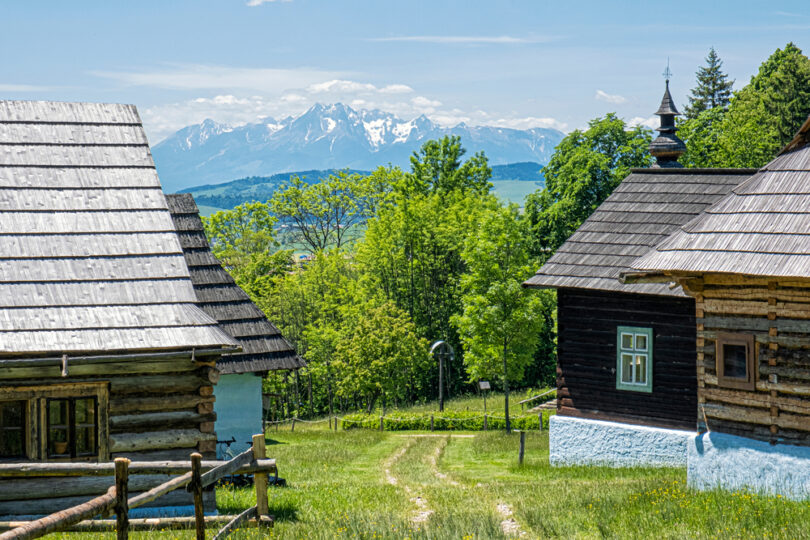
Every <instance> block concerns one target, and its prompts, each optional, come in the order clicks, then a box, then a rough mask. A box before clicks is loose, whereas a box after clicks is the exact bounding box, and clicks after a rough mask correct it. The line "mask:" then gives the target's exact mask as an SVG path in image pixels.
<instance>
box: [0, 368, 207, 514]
mask: <svg viewBox="0 0 810 540" xmlns="http://www.w3.org/2000/svg"><path fill="white" fill-rule="evenodd" d="M216 359H217V356H206V357H199V356H197V357H196V358H194V359H192V356H191V353H190V352H189V353H188V354H185V355H182V356H180V355H167V356H166V357H153V358H149V359H148V360H128V361H119V362H113V361H111V362H105V363H89V364H77V365H73V366H70V365H69V376H68V377H62V376H61V368H59V367H56V366H54V367H14V368H0V398H2V396H3V395H4V394H5V395H6V396H9V395H14V393H15V392H20V391H21V390H23V391H24V389H30V388H36V389H39V390H41V389H44V388H56V389H58V388H64V389H65V392H66V393H67V394H69V393H70V388H71V387H75V386H78V387H82V386H93V385H99V386H103V387H105V388H106V392H105V394H106V396H105V398H104V399H101V400H99V409H102V408H104V407H106V410H107V412H108V414H106V415H105V414H103V411H101V410H100V411H99V415H98V417H99V418H100V419H102V420H105V421H104V422H103V423H102V422H99V424H100V425H99V448H100V449H102V450H101V453H102V454H103V453H105V452H106V454H107V455H106V456H104V455H100V456H99V458H98V461H106V460H108V459H114V458H116V457H128V458H130V459H132V460H138V461H152V460H155V461H157V460H188V459H189V455H190V454H191V453H192V452H195V451H200V452H201V453H202V454H203V456H204V459H215V458H216V439H217V437H216V434H215V432H214V422H215V420H216V415H215V414H214V410H213V406H214V395H213V390H214V388H213V385H214V384H215V383H216V382H217V380H218V378H219V372H218V371H217V370H216V368H215V367H214V365H215V361H216ZM88 383H89V384H88ZM40 429H41V430H44V429H46V428H45V427H44V426H42V427H40ZM29 444H30V443H29ZM37 450H38V451H39V452H40V456H42V455H45V454H43V453H42V450H41V449H37ZM92 460H93V461H95V460H96V459H92ZM167 479H168V477H166V476H161V475H140V476H133V477H132V480H133V481H134V484H130V493H136V492H139V491H145V490H147V489H150V488H151V487H154V486H156V485H158V484H160V483H162V482H164V481H166V480H167ZM111 482H112V477H110V478H106V477H67V478H52V477H31V478H14V479H10V478H8V479H4V478H0V516H20V515H39V514H48V513H51V512H54V511H57V510H61V509H64V508H68V507H70V506H74V505H76V504H79V503H82V502H84V501H86V500H88V499H89V498H92V497H93V496H96V495H99V494H101V493H103V492H104V491H105V490H106V489H107V488H108V487H109V486H110V485H112V484H111ZM12 484H13V489H11V487H12ZM6 488H8V489H6ZM205 499H206V506H207V507H209V508H210V509H213V508H214V503H215V501H214V493H213V491H210V492H207V493H206V495H205ZM189 504H192V499H191V496H190V494H188V493H186V492H185V490H179V491H176V492H173V493H171V494H169V495H167V496H166V497H163V498H160V499H158V500H156V501H155V502H154V503H152V504H151V506H185V505H189Z"/></svg>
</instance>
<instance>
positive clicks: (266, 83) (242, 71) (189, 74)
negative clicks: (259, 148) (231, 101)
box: [91, 64, 346, 92]
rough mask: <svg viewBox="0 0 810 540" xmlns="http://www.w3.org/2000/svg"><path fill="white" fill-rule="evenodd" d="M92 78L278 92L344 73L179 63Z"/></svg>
mask: <svg viewBox="0 0 810 540" xmlns="http://www.w3.org/2000/svg"><path fill="white" fill-rule="evenodd" d="M91 74H92V75H95V76H97V77H102V78H105V79H112V80H115V81H118V82H119V83H122V84H125V85H130V86H151V87H155V88H169V89H175V90H216V89H228V90H260V91H263V92H278V91H283V90H287V89H290V88H305V87H308V86H310V85H312V84H317V83H320V82H323V81H324V80H327V81H328V80H332V79H340V78H341V76H342V75H346V73H343V72H338V71H329V70H321V69H315V68H296V69H276V68H238V67H227V66H214V65H204V64H182V65H175V66H170V67H168V68H166V69H163V70H154V71H140V72H138V71H94V72H91Z"/></svg>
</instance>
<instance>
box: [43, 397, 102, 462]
mask: <svg viewBox="0 0 810 540" xmlns="http://www.w3.org/2000/svg"><path fill="white" fill-rule="evenodd" d="M97 409H98V401H97V399H96V398H94V397H87V398H59V399H49V400H48V442H47V448H48V457H49V458H74V457H88V456H95V455H96V454H97V453H98V450H97V449H98V444H97V434H98V423H97V421H96V419H97V417H98V414H97Z"/></svg>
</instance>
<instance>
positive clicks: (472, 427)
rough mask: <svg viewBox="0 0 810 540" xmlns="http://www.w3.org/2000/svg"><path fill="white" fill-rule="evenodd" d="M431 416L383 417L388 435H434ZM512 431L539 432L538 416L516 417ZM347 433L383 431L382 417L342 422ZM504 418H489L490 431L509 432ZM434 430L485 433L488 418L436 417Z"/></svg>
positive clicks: (473, 414)
mask: <svg viewBox="0 0 810 540" xmlns="http://www.w3.org/2000/svg"><path fill="white" fill-rule="evenodd" d="M549 414H550V411H544V412H543V429H548V417H549ZM430 417H431V413H403V412H395V413H394V414H392V415H391V416H384V417H383V429H384V430H385V431H412V430H419V431H430ZM511 420H512V429H524V430H531V429H533V430H537V429H538V422H539V419H538V416H537V415H536V414H532V415H525V416H513V417H511ZM341 426H342V427H343V429H380V417H379V416H374V415H371V414H347V415H346V416H344V417H343V420H342V421H341ZM505 427H506V419H505V418H504V416H503V415H492V414H488V415H487V429H505ZM433 429H434V430H436V431H482V430H483V429H484V415H483V414H482V413H480V412H477V411H457V412H443V413H433Z"/></svg>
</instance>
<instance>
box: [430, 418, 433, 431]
mask: <svg viewBox="0 0 810 540" xmlns="http://www.w3.org/2000/svg"><path fill="white" fill-rule="evenodd" d="M430 431H433V415H432V414H431V415H430Z"/></svg>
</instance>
